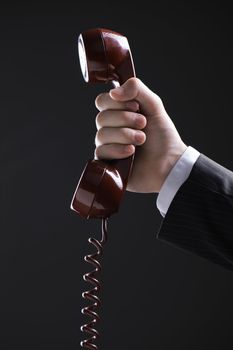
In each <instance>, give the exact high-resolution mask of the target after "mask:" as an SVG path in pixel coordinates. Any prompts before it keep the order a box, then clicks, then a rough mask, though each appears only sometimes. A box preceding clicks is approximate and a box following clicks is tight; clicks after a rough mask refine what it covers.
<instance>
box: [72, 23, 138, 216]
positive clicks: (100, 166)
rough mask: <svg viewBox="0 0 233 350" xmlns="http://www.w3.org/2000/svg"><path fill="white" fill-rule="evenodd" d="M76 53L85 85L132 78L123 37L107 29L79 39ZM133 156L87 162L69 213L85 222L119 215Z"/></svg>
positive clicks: (120, 82) (81, 36)
mask: <svg viewBox="0 0 233 350" xmlns="http://www.w3.org/2000/svg"><path fill="white" fill-rule="evenodd" d="M78 52H79V60H80V66H81V71H82V74H83V78H84V80H85V81H86V82H87V83H96V82H97V83H100V82H103V83H107V82H113V83H114V82H118V83H119V84H120V85H121V84H123V83H124V82H125V81H126V80H128V79H129V78H131V77H134V76H135V69H134V64H133V59H132V55H131V51H130V47H129V43H128V40H127V38H126V37H125V36H123V35H121V34H119V33H117V32H114V31H111V30H109V29H103V28H95V29H89V30H87V31H85V32H83V33H82V34H80V35H79V38H78ZM133 158H134V155H132V156H130V157H128V158H125V159H121V160H110V161H108V160H98V159H93V160H89V161H88V162H87V164H86V166H85V168H84V170H83V173H82V175H81V177H80V180H79V182H78V185H77V188H76V190H75V192H74V195H73V198H72V202H71V209H72V210H74V211H76V212H77V213H78V214H79V215H81V216H82V217H84V218H87V219H89V218H108V217H110V216H111V215H112V214H113V213H115V212H117V211H118V208H119V205H120V202H121V199H122V197H123V194H124V192H125V189H126V186H127V181H128V177H129V175H130V171H131V168H132V163H133Z"/></svg>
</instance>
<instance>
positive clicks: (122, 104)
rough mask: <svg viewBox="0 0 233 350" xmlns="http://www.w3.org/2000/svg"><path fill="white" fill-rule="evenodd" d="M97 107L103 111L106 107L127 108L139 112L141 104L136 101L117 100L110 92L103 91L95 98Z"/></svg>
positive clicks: (126, 109)
mask: <svg viewBox="0 0 233 350" xmlns="http://www.w3.org/2000/svg"><path fill="white" fill-rule="evenodd" d="M95 105H96V108H97V109H98V110H99V111H103V110H106V109H117V110H125V111H132V112H137V111H138V109H139V104H138V102H136V101H126V100H125V101H116V100H114V99H112V98H111V96H110V95H109V93H107V92H106V93H102V94H100V95H98V96H97V97H96V99H95Z"/></svg>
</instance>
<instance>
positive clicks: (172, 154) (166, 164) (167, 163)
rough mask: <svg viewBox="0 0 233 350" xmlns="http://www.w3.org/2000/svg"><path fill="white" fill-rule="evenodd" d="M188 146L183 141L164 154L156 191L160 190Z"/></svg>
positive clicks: (158, 172) (158, 171)
mask: <svg viewBox="0 0 233 350" xmlns="http://www.w3.org/2000/svg"><path fill="white" fill-rule="evenodd" d="M187 148H188V146H187V145H185V144H184V143H183V142H181V143H179V144H178V145H176V146H175V147H171V148H170V149H169V150H168V151H167V154H166V155H164V156H163V161H162V162H161V163H160V164H161V166H160V169H159V170H158V169H157V174H158V178H157V179H158V181H157V189H156V192H160V190H161V187H162V185H163V183H164V182H165V180H166V178H167V177H168V175H169V173H170V172H171V170H172V169H173V167H174V166H175V164H176V163H177V161H178V160H179V159H180V157H181V156H182V154H183V153H184V152H185V151H186V150H187Z"/></svg>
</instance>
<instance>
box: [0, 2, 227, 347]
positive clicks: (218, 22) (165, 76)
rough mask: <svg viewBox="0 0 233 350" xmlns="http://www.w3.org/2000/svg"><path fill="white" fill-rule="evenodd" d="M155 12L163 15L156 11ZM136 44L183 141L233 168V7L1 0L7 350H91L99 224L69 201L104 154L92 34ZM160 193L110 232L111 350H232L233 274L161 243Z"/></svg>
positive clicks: (126, 211)
mask: <svg viewBox="0 0 233 350" xmlns="http://www.w3.org/2000/svg"><path fill="white" fill-rule="evenodd" d="M152 3H153V7H152ZM94 27H105V28H109V29H112V30H115V31H117V32H120V33H122V34H124V35H126V36H127V38H128V40H129V43H130V46H131V51H132V54H133V57H134V63H135V67H136V73H137V75H138V77H140V78H141V79H142V80H143V81H144V83H145V84H147V85H148V86H149V87H150V88H151V89H152V90H153V91H155V92H157V93H158V94H159V95H160V97H161V98H162V99H163V101H164V104H165V106H166V109H167V111H168V113H169V115H170V116H171V117H172V119H173V121H174V123H175V125H176V126H177V128H178V130H179V132H180V134H181V136H182V138H183V139H184V141H185V142H186V143H187V144H189V145H192V146H193V147H195V148H196V149H198V150H199V151H200V152H202V153H204V154H205V155H207V156H209V157H210V158H212V159H214V160H215V161H217V162H219V163H220V164H222V165H224V166H226V167H228V168H229V169H232V78H233V77H232V58H233V57H232V56H233V50H232V27H233V24H232V7H231V5H229V4H228V5H227V2H226V3H224V2H217V1H216V2H213V1H210V2H209V3H208V2H196V1H195V2H194V1H193V2H190V1H178V2H177V1H176V2H175V1H174V2H172V1H170V3H169V2H167V1H164V2H156V1H155V2H151V3H148V4H146V3H145V1H143V2H142V3H129V2H128V3H127V7H126V3H125V4H124V3H119V2H110V1H109V2H101V3H98V2H97V1H94V2H93V3H91V2H87V1H84V2H79V1H76V2H72V1H63V2H59V1H58V2H55V1H54V2H52V1H48V2H41V1H31V2H30V3H29V2H28V3H26V2H12V1H7V2H5V3H4V2H1V9H0V37H1V38H0V43H1V65H0V67H1V68H0V69H1V78H0V88H1V94H0V123H1V124H0V143H1V148H0V161H1V165H0V169H1V171H0V177H1V179H0V184H1V197H0V206H1V207H0V209H1V211H0V215H1V220H0V225H1V226H0V281H1V287H0V295H1V298H0V349H3V350H5V349H16V348H17V349H19V348H20V349H21V348H23V349H27V348H28V349H41V350H42V349H43V350H47V349H58V350H60V349H62V350H63V349H64V350H69V349H72V350H73V349H78V348H80V346H79V342H80V340H81V339H83V338H85V334H84V335H83V334H82V333H81V331H80V330H79V328H80V325H81V324H83V322H84V317H83V316H82V315H81V313H80V309H81V308H82V307H83V306H85V302H84V301H83V299H82V298H81V292H82V291H83V290H85V289H88V288H89V285H88V284H86V283H85V282H83V280H82V275H83V273H85V272H87V271H89V270H90V269H92V268H91V267H90V266H89V265H88V264H86V263H85V262H84V261H83V257H84V255H85V254H87V253H89V252H90V250H91V248H90V247H89V244H88V242H87V239H88V237H90V236H94V237H96V238H99V237H100V232H101V224H100V221H98V220H89V221H86V220H84V219H82V218H81V217H79V216H78V215H76V214H75V213H74V212H72V211H71V210H70V201H71V198H72V195H73V192H74V189H75V187H76V184H77V181H78V179H79V176H80V174H81V172H82V170H83V167H84V165H85V163H86V160H87V159H89V158H92V157H93V151H94V136H95V123H94V120H95V115H96V113H97V110H96V108H95V106H94V99H95V97H96V95H97V94H98V93H100V92H102V91H107V88H108V87H107V86H106V85H105V86H104V85H94V86H91V85H88V84H86V83H85V82H84V81H83V79H82V76H81V71H80V67H79V61H78V56H77V37H78V35H79V33H80V32H82V31H84V30H86V29H89V28H94ZM155 200H156V194H145V195H144V194H135V193H128V192H127V193H126V194H125V197H124V201H123V202H122V205H121V208H120V211H119V213H118V214H116V215H114V216H112V217H111V218H110V221H109V240H108V243H107V245H106V247H105V250H104V256H103V260H102V264H103V271H102V274H101V280H102V293H101V299H102V302H103V305H102V309H101V311H100V314H101V320H102V321H101V324H100V325H99V327H98V329H99V330H100V332H101V339H100V341H99V342H98V344H99V346H100V349H103V350H104V349H111V350H122V349H138V350H139V349H140V350H141V349H149V348H150V349H151V348H153V349H159V350H168V349H169V350H170V349H179V350H186V349H187V348H188V349H189V350H192V349H195V350H196V349H198V350H204V349H205V350H206V349H212V350H215V349H216V350H217V349H230V348H232V347H233V332H232V324H233V301H232V295H233V274H232V272H230V271H227V270H224V268H222V267H220V266H217V265H215V264H213V263H211V262H209V261H207V260H204V259H203V258H200V257H197V256H194V255H191V254H189V253H187V252H185V251H182V250H180V249H176V248H175V247H172V246H170V245H169V244H166V243H164V242H160V241H159V240H157V239H156V233H157V232H158V230H159V226H160V223H161V216H160V214H159V213H158V211H157V209H156V206H155Z"/></svg>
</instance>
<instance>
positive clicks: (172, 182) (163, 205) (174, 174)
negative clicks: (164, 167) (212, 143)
mask: <svg viewBox="0 0 233 350" xmlns="http://www.w3.org/2000/svg"><path fill="white" fill-rule="evenodd" d="M199 155H200V152H198V151H197V150H196V149H195V148H193V147H191V146H188V148H187V149H186V150H185V152H184V153H183V154H182V156H181V157H180V158H179V159H178V161H177V162H176V164H175V165H174V167H173V168H172V169H171V171H170V173H169V174H168V176H167V178H166V179H165V181H164V183H163V185H162V187H161V190H160V192H159V194H158V197H157V200H156V205H157V208H158V209H159V211H160V213H161V215H162V216H163V217H164V216H165V215H166V213H167V211H168V208H169V206H170V204H171V202H172V200H173V198H174V197H175V195H176V192H177V191H178V190H179V188H180V186H181V185H182V184H183V183H184V182H185V181H186V180H187V178H188V177H189V175H190V173H191V170H192V168H193V166H194V164H195V162H196V160H197V158H198V157H199Z"/></svg>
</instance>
